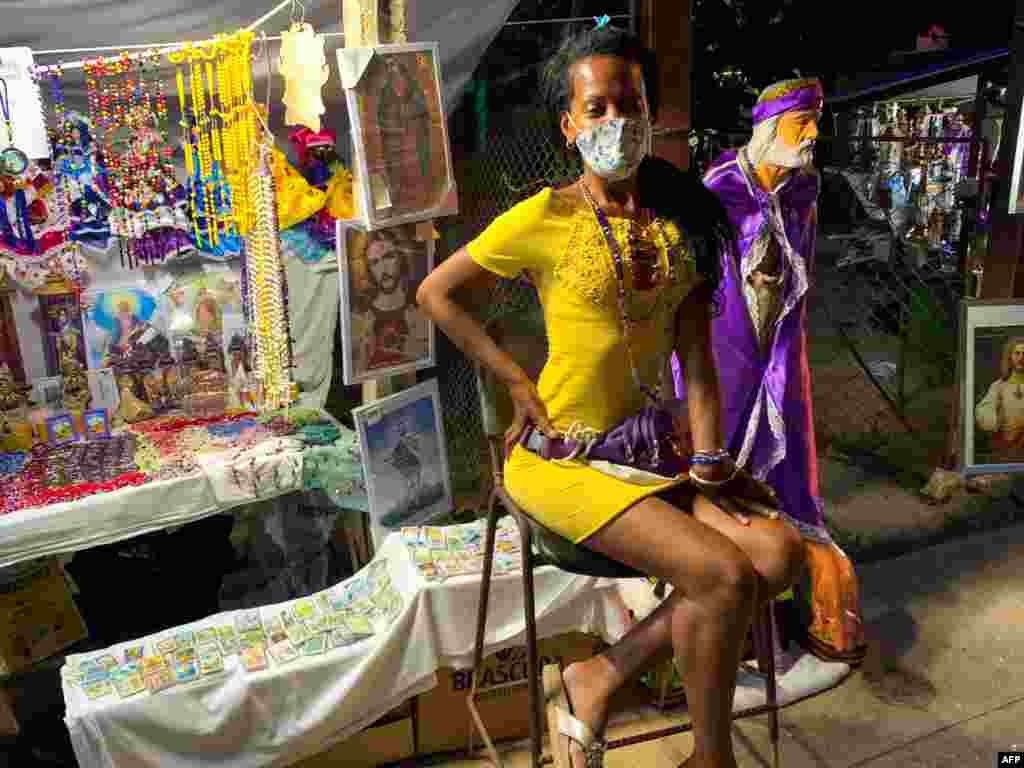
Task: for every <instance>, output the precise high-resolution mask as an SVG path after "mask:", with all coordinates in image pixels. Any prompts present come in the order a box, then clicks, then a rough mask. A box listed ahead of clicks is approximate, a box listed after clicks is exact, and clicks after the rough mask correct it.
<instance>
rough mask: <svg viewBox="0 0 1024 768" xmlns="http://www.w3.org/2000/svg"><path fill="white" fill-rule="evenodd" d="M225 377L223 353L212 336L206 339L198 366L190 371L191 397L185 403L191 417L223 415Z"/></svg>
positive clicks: (218, 343)
mask: <svg viewBox="0 0 1024 768" xmlns="http://www.w3.org/2000/svg"><path fill="white" fill-rule="evenodd" d="M226 401H227V375H226V374H225V372H224V353H223V349H222V347H221V344H220V342H219V341H218V340H217V337H216V336H215V335H214V334H212V333H211V334H210V335H209V336H207V338H206V342H205V349H204V351H203V354H202V355H201V356H200V357H199V358H198V366H197V367H196V368H193V370H192V388H191V395H190V396H189V398H188V400H187V402H188V405H189V409H188V410H189V411H190V413H191V415H192V416H193V417H206V416H214V415H219V414H222V413H224V408H225V406H226V404H227V402H226Z"/></svg>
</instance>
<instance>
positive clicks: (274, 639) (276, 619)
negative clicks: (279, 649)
mask: <svg viewBox="0 0 1024 768" xmlns="http://www.w3.org/2000/svg"><path fill="white" fill-rule="evenodd" d="M286 637H287V635H286V634H285V631H284V621H283V620H282V618H281V616H273V617H271V619H270V621H268V622H267V638H269V640H270V643H271V645H273V644H274V643H279V642H281V641H282V640H283V639H285V638H286Z"/></svg>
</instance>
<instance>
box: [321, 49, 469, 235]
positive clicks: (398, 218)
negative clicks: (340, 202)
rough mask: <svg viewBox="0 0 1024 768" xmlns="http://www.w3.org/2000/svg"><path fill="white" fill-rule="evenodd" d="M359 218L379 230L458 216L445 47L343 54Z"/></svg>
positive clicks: (340, 59)
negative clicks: (446, 98) (446, 95)
mask: <svg viewBox="0 0 1024 768" xmlns="http://www.w3.org/2000/svg"><path fill="white" fill-rule="evenodd" d="M338 69H339V72H340V74H341V82H342V86H343V87H344V88H345V97H346V101H347V103H348V113H349V116H350V120H351V123H352V137H353V140H354V146H355V162H354V163H353V181H354V187H353V190H354V195H353V197H354V200H353V204H354V208H355V217H354V219H353V220H351V221H347V222H346V223H348V224H354V225H355V226H358V227H360V228H361V229H365V230H370V231H372V230H377V229H381V228H384V227H392V226H395V225H397V224H407V223H409V222H414V221H428V220H430V219H436V218H440V217H442V216H450V215H453V214H455V213H458V193H457V190H456V185H455V174H454V172H453V170H452V156H451V146H450V144H449V140H448V124H447V116H446V113H445V108H444V97H443V94H442V90H441V83H442V80H441V63H440V53H439V47H438V44H437V43H417V44H408V45H381V46H377V47H375V48H339V49H338Z"/></svg>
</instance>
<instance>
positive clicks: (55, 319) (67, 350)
mask: <svg viewBox="0 0 1024 768" xmlns="http://www.w3.org/2000/svg"><path fill="white" fill-rule="evenodd" d="M38 296H39V315H40V317H39V321H40V324H41V325H42V327H43V355H44V357H45V360H46V375H47V376H60V375H61V373H62V371H63V361H64V359H65V358H67V357H70V358H72V359H74V360H75V361H77V362H78V363H79V364H80V365H82V366H83V367H85V333H84V331H83V329H82V316H81V312H80V310H79V306H78V296H76V295H75V294H73V293H52V292H47V291H40V292H39V293H38Z"/></svg>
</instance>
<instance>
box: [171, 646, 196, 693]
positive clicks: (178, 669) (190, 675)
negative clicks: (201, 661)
mask: <svg viewBox="0 0 1024 768" xmlns="http://www.w3.org/2000/svg"><path fill="white" fill-rule="evenodd" d="M174 679H175V680H176V681H177V682H178V683H179V684H184V683H191V682H192V681H193V680H197V679H199V665H198V664H197V663H196V654H195V651H194V650H193V649H192V648H189V649H188V650H185V651H178V653H177V654H176V655H175V657H174Z"/></svg>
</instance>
